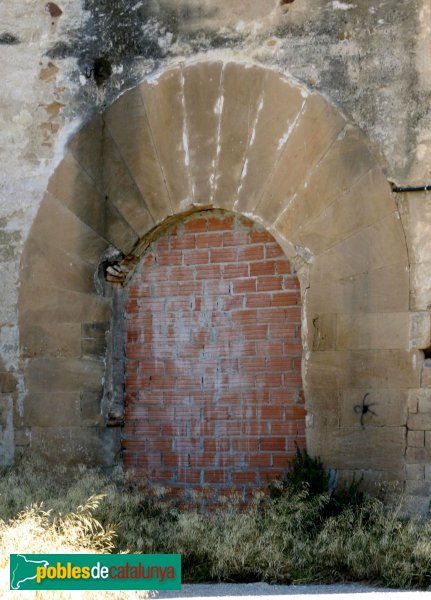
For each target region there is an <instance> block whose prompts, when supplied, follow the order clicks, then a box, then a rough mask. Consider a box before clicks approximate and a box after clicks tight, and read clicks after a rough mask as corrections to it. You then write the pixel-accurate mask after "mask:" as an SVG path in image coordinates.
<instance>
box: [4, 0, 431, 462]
mask: <svg viewBox="0 0 431 600" xmlns="http://www.w3.org/2000/svg"><path fill="white" fill-rule="evenodd" d="M58 5H59V7H60V8H61V10H62V14H60V15H59V16H51V14H50V12H49V10H47V8H46V2H45V1H42V0H22V1H21V2H16V0H3V2H2V3H1V5H0V52H1V55H2V60H1V64H0V73H1V82H2V87H1V92H0V142H1V143H0V160H1V165H2V167H1V168H0V263H1V266H0V269H1V273H2V297H1V303H0V358H1V360H2V367H1V370H2V371H3V372H4V373H6V374H8V377H4V378H3V379H4V381H6V383H2V387H1V389H0V394H1V395H2V414H1V415H0V427H1V429H0V462H2V463H9V462H11V461H12V459H13V443H12V439H13V438H12V430H11V428H12V419H11V414H10V411H11V406H12V402H14V403H15V405H16V406H17V410H21V408H22V402H23V398H24V395H25V389H24V384H23V380H22V377H21V374H20V364H19V348H18V335H19V332H18V326H17V322H18V315H17V299H18V276H19V264H20V258H21V253H22V248H23V245H24V242H25V240H26V238H27V235H28V232H29V229H30V227H31V224H32V222H33V219H34V217H35V215H36V212H37V209H38V206H39V204H40V201H41V199H42V196H43V193H44V191H45V189H46V187H47V182H48V179H49V176H50V175H51V174H52V173H53V171H54V168H55V166H56V165H57V164H58V162H59V161H60V160H61V158H62V157H63V156H64V153H65V148H66V146H67V142H68V140H69V139H70V138H71V136H72V134H73V132H74V131H76V130H77V129H78V128H79V127H80V125H82V123H83V122H85V121H86V120H87V118H88V117H89V116H90V115H91V114H92V113H94V112H96V111H100V110H103V109H104V108H105V107H106V106H108V105H110V104H111V103H112V101H113V100H114V99H115V98H116V97H118V96H119V95H120V94H121V93H122V92H124V91H125V90H126V89H129V88H131V87H133V86H134V85H135V84H137V83H138V82H139V81H141V80H142V79H144V78H145V77H147V76H150V75H151V74H153V73H154V72H156V71H158V70H161V69H164V68H165V67H166V66H168V65H171V64H173V63H175V62H178V61H181V60H183V59H184V58H187V59H190V58H191V57H193V56H195V57H196V59H197V60H199V59H205V58H207V57H208V56H210V57H212V58H214V57H221V58H234V59H236V60H244V61H256V62H259V63H261V64H264V65H266V66H270V67H274V68H275V69H277V70H279V71H281V72H284V73H287V74H291V75H292V76H293V77H295V78H297V79H298V80H299V81H301V82H303V83H304V84H305V85H306V86H308V87H309V88H311V89H315V90H317V91H318V92H319V93H321V94H323V95H324V96H326V97H328V98H329V99H330V100H331V102H333V103H335V104H337V105H338V106H339V107H340V109H341V110H342V111H343V112H344V114H345V115H346V116H347V117H348V118H349V119H350V120H351V121H352V122H353V123H355V124H356V125H358V126H359V127H360V128H361V129H362V130H363V131H364V132H365V133H366V134H367V136H368V137H369V139H370V140H371V141H372V142H374V143H375V144H376V146H377V147H378V148H380V150H381V152H382V157H383V156H384V160H385V161H386V165H387V167H386V168H387V176H388V178H389V179H391V180H394V181H397V182H399V183H403V184H420V183H430V181H429V180H430V179H431V173H430V166H431V111H430V110H429V103H430V86H431V78H430V77H429V75H430V61H429V46H430V37H431V34H430V30H431V11H430V9H429V6H428V4H427V0H413V1H412V0H402V1H400V2H397V3H394V2H393V0H380V1H377V0H361V1H360V2H359V1H355V0H352V1H350V0H345V1H343V2H338V1H335V0H313V1H312V0H295V2H293V3H289V4H286V5H284V6H279V0H277V1H276V0H252V1H250V0H234V2H232V1H229V2H228V1H227V0H141V1H138V0H134V1H130V0H82V1H80V0H67V1H66V0H65V1H64V2H59V3H58ZM101 57H103V58H106V59H107V60H108V61H109V62H110V64H111V68H112V74H111V76H110V77H109V79H108V80H107V81H106V82H105V83H104V84H103V85H96V82H95V80H94V77H93V76H91V75H90V74H91V72H92V69H93V68H94V61H95V60H96V59H98V58H101ZM89 75H90V76H89ZM382 160H383V158H382ZM405 210H406V211H407V216H408V218H409V220H408V227H407V228H406V234H407V236H409V235H410V234H411V239H410V238H408V242H409V244H410V246H411V247H413V250H412V252H413V251H414V252H416V254H420V255H421V260H420V264H421V265H422V266H423V269H422V270H421V269H416V270H415V276H414V277H413V278H412V283H413V286H414V287H413V289H412V290H411V295H412V297H418V296H419V297H421V300H420V303H419V304H418V305H417V306H413V308H415V309H416V310H424V309H426V308H428V306H429V305H430V304H431V289H430V287H429V286H428V284H427V282H428V280H429V279H430V275H429V270H428V269H427V268H426V263H427V262H428V264H430V265H431V257H429V256H425V257H424V253H425V255H426V250H424V249H423V248H422V247H421V248H420V249H419V248H417V249H416V250H414V247H415V244H418V243H420V239H421V235H419V234H418V235H415V232H419V233H420V231H422V230H423V229H424V228H425V229H426V227H428V226H429V222H430V221H431V216H429V217H428V216H427V215H428V213H429V211H428V210H426V204H424V209H422V208H421V206H420V205H418V204H417V203H415V210H414V211H413V212H412V213H411V214H410V213H409V205H408V203H407V202H406V203H405ZM406 222H407V221H406ZM424 295H425V297H424ZM9 376H12V378H13V381H14V384H13V385H11V384H10V378H9ZM2 381H3V380H2Z"/></svg>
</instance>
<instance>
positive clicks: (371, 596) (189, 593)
mask: <svg viewBox="0 0 431 600" xmlns="http://www.w3.org/2000/svg"><path fill="white" fill-rule="evenodd" d="M316 596H319V600H325V599H328V600H380V599H382V600H383V599H384V600H392V599H393V600H407V599H408V598H412V599H413V600H416V599H417V600H425V599H426V598H428V599H429V600H431V591H430V592H417V591H405V590H391V589H385V588H374V587H370V586H367V585H361V584H356V583H354V584H335V585H269V584H267V583H247V584H230V583H227V584H226V583H220V584H193V585H183V587H182V590H181V591H179V592H174V591H169V592H168V591H164V592H156V598H195V599H197V598H204V599H205V600H209V599H210V598H223V600H230V599H231V598H232V599H234V598H238V597H241V598H242V600H246V599H247V600H248V599H250V600H253V599H257V600H262V599H263V598H270V599H271V600H281V599H282V598H288V600H294V598H299V599H300V600H306V598H310V599H313V600H316Z"/></svg>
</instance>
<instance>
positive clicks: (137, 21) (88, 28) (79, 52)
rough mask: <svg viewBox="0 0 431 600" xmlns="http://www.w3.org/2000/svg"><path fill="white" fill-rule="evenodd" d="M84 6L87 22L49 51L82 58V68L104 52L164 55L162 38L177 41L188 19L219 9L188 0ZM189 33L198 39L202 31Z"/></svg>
mask: <svg viewBox="0 0 431 600" xmlns="http://www.w3.org/2000/svg"><path fill="white" fill-rule="evenodd" d="M141 4H142V5H141ZM84 9H85V10H86V11H88V13H89V14H90V17H89V18H88V19H87V21H86V22H85V24H84V25H83V26H82V27H81V28H79V29H77V30H75V31H73V32H71V34H70V36H69V39H68V40H67V41H61V42H58V43H56V44H55V45H54V46H53V47H52V48H51V49H50V50H49V52H48V55H49V56H50V57H51V58H56V59H58V58H66V57H70V56H73V57H76V58H78V64H79V66H80V67H81V69H85V68H86V67H88V66H89V65H91V64H92V63H93V61H94V60H95V59H96V58H97V57H100V56H103V57H106V59H107V60H109V61H110V62H111V63H113V64H115V63H124V62H129V61H131V60H133V59H134V58H144V59H152V60H154V61H158V60H160V59H163V58H165V57H166V56H167V54H168V51H167V49H166V47H165V46H164V44H163V43H161V41H160V40H161V38H163V37H166V36H169V38H170V39H171V40H172V42H175V41H176V40H177V39H178V36H179V35H180V30H181V27H182V25H184V24H185V23H187V24H189V25H191V26H192V27H193V25H194V24H198V23H199V21H200V20H202V19H204V18H209V17H212V16H214V14H215V13H216V9H207V8H204V7H198V8H197V7H194V6H191V5H190V4H188V3H187V2H185V3H178V6H176V7H173V8H168V7H166V6H164V5H161V4H159V3H158V2H157V1H155V0H153V1H151V0H150V1H146V2H143V3H140V2H136V1H134V2H130V0H104V1H100V0H85V1H84ZM188 37H190V39H191V40H193V38H194V39H195V40H196V39H197V38H199V32H195V33H193V34H190V36H188ZM218 43H220V42H219V41H218ZM225 43H228V40H225Z"/></svg>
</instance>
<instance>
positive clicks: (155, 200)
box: [103, 87, 172, 223]
mask: <svg viewBox="0 0 431 600" xmlns="http://www.w3.org/2000/svg"><path fill="white" fill-rule="evenodd" d="M134 96H135V98H134V99H133V101H131V100H130V99H129V93H127V94H124V96H121V97H120V98H119V100H117V102H115V103H114V104H113V105H112V106H111V107H110V108H109V109H108V110H107V111H106V113H105V114H104V115H103V119H104V122H105V123H106V126H107V127H108V130H109V132H110V134H111V135H112V137H113V139H114V141H115V143H116V145H117V147H118V149H119V151H120V154H121V156H122V158H123V160H124V162H125V163H126V165H127V168H128V169H129V171H130V174H131V176H132V177H133V179H134V181H135V183H136V185H137V186H138V188H139V191H140V193H141V194H142V196H143V198H144V199H145V203H146V206H147V207H148V210H149V212H150V214H151V216H152V218H153V219H154V221H155V222H157V223H158V222H160V221H163V219H165V218H166V217H167V216H169V215H170V214H172V205H171V200H170V197H169V193H168V190H167V187H166V182H165V179H164V174H163V170H162V167H161V165H160V160H159V157H158V154H157V150H156V148H155V146H154V140H153V136H152V132H151V129H150V126H149V123H148V118H147V112H146V109H145V106H144V104H143V100H142V96H141V87H139V88H137V89H136V90H134Z"/></svg>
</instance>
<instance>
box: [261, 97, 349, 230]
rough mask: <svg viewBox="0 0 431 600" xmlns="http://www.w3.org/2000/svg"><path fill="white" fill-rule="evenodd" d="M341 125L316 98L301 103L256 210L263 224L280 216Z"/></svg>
mask: <svg viewBox="0 0 431 600" xmlns="http://www.w3.org/2000/svg"><path fill="white" fill-rule="evenodd" d="M345 125H346V121H345V120H344V118H343V117H342V116H341V114H340V113H339V112H338V111H337V110H336V109H335V108H333V107H332V106H331V105H330V104H328V103H326V102H324V101H323V99H322V98H321V97H320V96H318V95H316V94H312V95H310V96H309V97H308V98H307V99H306V100H305V105H304V107H303V108H302V111H301V113H300V115H299V116H298V120H297V121H296V122H295V124H294V126H292V129H291V131H288V132H287V133H286V139H285V140H284V138H283V139H282V140H280V143H279V150H280V153H281V154H280V158H279V160H278V161H277V163H276V166H275V168H274V170H273V173H272V175H270V178H269V180H268V185H267V186H265V189H264V190H263V195H262V198H261V200H260V202H259V205H258V207H257V208H256V212H257V213H258V214H259V215H260V216H261V218H262V219H263V222H264V223H266V224H268V225H269V224H271V223H273V222H274V221H275V220H276V218H277V217H278V216H279V215H280V213H281V212H283V210H284V209H285V207H286V205H287V204H288V203H289V201H290V199H291V198H292V196H293V195H294V194H295V193H297V192H298V190H299V189H300V188H301V187H302V186H303V185H304V181H307V178H308V173H309V172H310V171H312V169H313V167H314V166H315V164H316V163H317V161H318V160H319V158H321V157H322V156H323V155H324V154H325V152H326V151H327V150H328V148H329V147H330V146H331V144H332V143H333V142H334V141H335V139H336V138H337V136H338V134H339V133H340V131H341V130H342V129H343V127H344V126H345Z"/></svg>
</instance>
